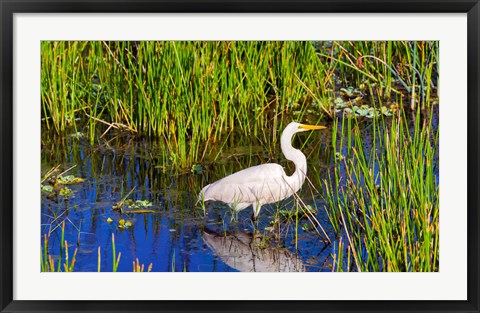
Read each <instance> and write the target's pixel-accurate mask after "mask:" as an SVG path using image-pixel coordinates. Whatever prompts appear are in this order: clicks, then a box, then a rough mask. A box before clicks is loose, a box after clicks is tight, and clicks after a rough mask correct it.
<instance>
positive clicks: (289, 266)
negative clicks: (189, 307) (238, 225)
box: [202, 229, 306, 272]
mask: <svg viewBox="0 0 480 313" xmlns="http://www.w3.org/2000/svg"><path fill="white" fill-rule="evenodd" d="M202 239H203V241H204V242H205V243H206V244H207V246H208V247H209V248H210V249H212V251H213V252H214V253H215V255H217V256H218V257H219V258H220V259H221V260H222V261H223V262H224V263H225V264H227V265H228V266H230V267H232V268H234V269H236V270H238V271H240V272H305V271H306V268H305V265H304V264H303V262H302V259H301V258H300V257H299V256H298V255H296V254H294V253H292V252H290V251H288V250H287V249H285V248H277V247H273V246H269V245H266V244H265V243H264V244H261V243H262V240H261V238H258V237H255V236H254V235H253V234H249V233H246V232H240V231H239V232H234V233H230V234H225V233H215V232H212V231H209V230H207V229H206V230H205V231H204V233H203V235H202Z"/></svg>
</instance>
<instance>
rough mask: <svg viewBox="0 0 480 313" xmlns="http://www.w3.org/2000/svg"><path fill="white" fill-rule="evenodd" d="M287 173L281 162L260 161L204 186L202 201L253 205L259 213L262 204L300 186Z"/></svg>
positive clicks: (237, 206) (240, 207) (234, 205)
mask: <svg viewBox="0 0 480 313" xmlns="http://www.w3.org/2000/svg"><path fill="white" fill-rule="evenodd" d="M286 177H288V176H287V175H286V174H285V171H284V170H283V167H281V166H280V165H278V164H275V163H267V164H262V165H257V166H253V167H249V168H246V169H244V170H241V171H239V172H236V173H233V174H231V175H229V176H227V177H224V178H222V179H220V180H218V181H216V182H214V183H212V184H210V185H207V186H205V187H204V188H203V189H202V191H201V193H200V195H201V196H202V197H203V201H208V200H216V201H222V202H225V203H227V204H229V205H230V206H231V207H232V208H233V209H235V210H236V211H241V210H243V209H245V208H246V207H248V206H250V205H253V206H254V210H255V213H256V214H258V212H257V210H259V209H260V207H261V206H262V205H264V204H266V203H273V202H277V201H280V200H283V199H286V198H288V197H290V196H291V195H292V194H294V193H295V192H297V191H298V190H299V189H300V187H301V184H292V183H290V182H288V181H287V179H286ZM302 183H303V181H302Z"/></svg>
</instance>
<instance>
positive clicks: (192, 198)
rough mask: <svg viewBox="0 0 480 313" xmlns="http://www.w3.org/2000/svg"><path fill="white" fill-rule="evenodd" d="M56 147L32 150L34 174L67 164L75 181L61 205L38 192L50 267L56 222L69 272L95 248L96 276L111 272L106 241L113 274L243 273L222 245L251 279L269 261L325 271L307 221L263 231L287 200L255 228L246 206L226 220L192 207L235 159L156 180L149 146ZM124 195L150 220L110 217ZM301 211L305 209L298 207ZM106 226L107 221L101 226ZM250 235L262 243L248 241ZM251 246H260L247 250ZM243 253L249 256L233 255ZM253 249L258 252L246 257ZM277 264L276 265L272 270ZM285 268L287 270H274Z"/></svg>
mask: <svg viewBox="0 0 480 313" xmlns="http://www.w3.org/2000/svg"><path fill="white" fill-rule="evenodd" d="M58 142H59V141H58V140H52V141H51V144H50V145H48V144H46V145H44V147H43V148H42V167H43V169H44V172H46V171H47V170H49V169H50V168H52V167H54V166H55V165H57V164H61V171H63V170H65V169H68V168H70V167H71V166H74V165H76V166H75V167H74V168H73V169H71V170H70V171H68V172H67V173H65V174H64V175H75V176H76V177H81V178H84V179H85V181H84V182H81V183H78V184H74V185H68V187H69V188H70V189H72V191H73V193H72V194H71V195H70V196H69V197H62V196H59V195H55V196H53V197H50V198H49V197H47V196H46V195H47V193H42V195H43V196H42V205H41V209H42V217H41V220H42V240H43V236H44V234H50V239H49V243H48V246H49V253H50V254H51V255H52V256H53V257H54V258H55V259H58V258H59V255H60V241H61V224H62V223H65V240H66V241H67V242H68V245H69V256H70V258H71V257H72V255H73V252H74V250H75V249H78V252H77V255H76V263H75V271H97V266H98V248H99V247H100V254H101V265H100V266H101V271H112V268H113V264H112V263H113V261H112V234H114V236H115V247H116V253H117V254H118V253H119V252H121V257H120V262H119V266H118V271H126V272H130V271H132V267H133V266H132V262H134V261H135V259H136V258H138V259H139V262H140V263H141V264H144V266H145V269H146V268H147V267H148V265H149V264H150V263H152V271H161V272H171V271H176V272H179V271H189V272H199V271H200V272H231V271H238V270H239V268H240V270H246V268H245V267H244V266H243V267H241V266H240V265H238V264H233V265H232V264H231V262H230V261H231V260H230V259H228V258H226V256H225V251H223V252H222V251H218V250H219V249H220V250H222V249H224V247H225V244H228V245H229V247H231V246H232V245H235V244H237V243H238V244H239V245H240V248H238V249H236V248H235V249H236V251H235V252H232V254H233V253H235V254H236V256H235V258H236V259H237V260H245V259H247V262H246V263H247V264H248V263H249V262H250V263H252V268H251V269H250V270H252V271H254V270H259V269H261V268H262V267H260V265H259V264H260V263H262V264H263V263H268V262H271V263H272V264H270V265H272V266H274V267H275V266H283V263H288V264H290V263H289V262H290V261H289V260H294V261H295V262H294V263H296V264H300V265H301V266H299V267H297V268H294V270H296V269H299V268H301V269H302V270H307V271H322V270H324V271H326V270H331V268H329V267H328V266H327V265H324V264H328V262H327V261H326V260H327V259H328V258H329V255H330V252H331V251H330V249H326V248H327V247H328V245H327V244H326V242H325V241H324V240H323V241H322V238H320V237H319V236H318V235H317V234H316V233H315V232H314V231H312V230H311V229H309V230H306V231H303V230H302V229H301V227H302V226H303V225H304V224H310V222H309V221H308V219H306V218H303V219H300V220H299V226H300V227H299V228H298V231H297V232H296V231H295V229H296V227H295V221H293V220H290V221H282V222H281V224H280V225H276V227H272V225H270V222H271V221H273V219H274V218H275V212H276V206H277V205H279V207H282V208H284V209H286V210H294V209H295V205H294V203H293V201H292V200H291V199H290V200H285V201H283V202H282V203H280V204H276V205H266V206H264V207H263V208H262V211H261V214H260V216H259V219H258V222H257V225H256V226H255V225H254V223H253V221H252V212H253V211H252V210H251V209H250V208H247V209H246V210H244V211H242V212H240V213H239V214H235V215H232V211H231V210H230V209H229V208H228V207H226V206H225V205H223V204H222V203H209V204H208V205H207V206H206V208H205V212H204V210H203V209H202V207H200V206H199V205H196V201H197V194H198V192H199V191H200V189H201V187H203V186H204V185H206V184H207V183H210V182H212V181H214V180H216V179H219V178H221V177H223V176H225V175H226V174H229V171H232V170H233V169H235V168H237V169H238V168H239V167H247V166H248V165H246V164H245V165H242V164H239V163H238V162H239V158H232V159H230V160H223V161H222V162H219V163H217V164H216V165H213V166H211V168H210V169H209V170H208V172H206V171H204V172H203V173H199V174H194V173H192V172H186V173H182V174H174V173H173V172H172V173H168V171H167V172H166V173H165V172H164V169H163V168H162V167H159V166H157V164H158V162H157V161H158V160H155V158H147V157H145V155H146V154H145V153H144V152H145V151H146V150H148V151H149V152H153V153H156V150H157V149H161V148H159V147H156V146H155V144H154V143H150V142H143V141H142V142H135V141H134V142H132V141H131V140H128V139H119V140H117V141H116V143H115V147H116V148H111V147H108V148H106V146H105V145H97V146H90V145H89V144H87V143H86V142H85V141H83V140H77V139H74V138H67V139H66V140H64V141H62V142H63V144H64V145H60V146H58V144H57V143H58ZM240 160H241V158H240ZM248 160H249V161H248V163H251V162H252V158H251V157H249V158H248ZM258 162H260V160H258ZM285 165H286V164H285ZM44 184H46V183H44ZM133 188H135V189H134V191H133V192H132V193H131V194H130V195H129V197H128V199H132V200H148V201H150V202H151V203H152V206H151V207H148V208H146V209H149V210H154V211H155V212H154V213H147V214H121V213H120V212H119V211H115V210H113V209H112V207H113V206H114V205H115V204H116V203H117V202H119V201H120V200H121V199H123V198H124V197H125V196H126V195H127V194H128V193H129V191H131V190H132V189H133ZM304 189H305V190H304V192H305V195H306V197H305V199H310V203H312V202H313V201H314V199H312V197H311V193H310V192H311V190H310V189H309V188H304ZM316 202H317V203H316V205H317V206H319V207H320V205H321V201H320V200H318V199H317V200H316ZM306 204H309V202H308V201H307V200H306ZM312 204H314V205H315V203H312ZM109 218H110V219H112V220H113V222H111V223H108V222H107V219H109ZM317 218H318V219H319V220H321V221H323V223H324V224H325V225H324V227H325V228H326V229H327V231H329V232H330V236H334V235H333V230H332V229H331V227H329V222H328V217H327V216H326V214H325V212H324V211H323V210H320V211H319V212H318V213H317ZM120 219H125V220H129V221H131V223H132V226H131V227H129V228H126V229H120V228H119V227H118V221H119V220H120ZM269 229H270V230H269ZM206 232H208V233H210V234H217V236H216V237H215V238H218V239H219V240H220V242H214V243H212V242H210V243H207V241H206V239H205V233H206ZM254 232H255V234H257V233H261V234H262V235H260V236H257V235H255V237H254V236H253V234H254ZM272 233H273V234H272ZM229 234H233V236H232V237H231V238H233V242H232V241H230V242H227V243H223V242H222V241H221V239H222V238H225V236H227V235H229ZM235 236H237V237H238V236H239V237H241V238H242V240H243V241H245V240H246V241H247V244H246V245H245V242H242V241H238V240H237V239H236V238H237V237H235ZM245 238H246V239H245ZM253 238H256V239H255V242H256V241H261V244H258V243H255V242H254V239H253ZM212 240H213V239H212ZM209 244H210V245H209ZM42 245H43V241H42ZM212 245H213V246H212ZM215 245H216V246H215ZM243 246H250V247H251V249H246V250H245V249H243V250H242V248H241V247H243ZM257 246H258V247H261V248H259V250H258V249H257V250H255V249H256V247H257ZM252 247H253V251H252ZM215 249H217V250H215ZM231 249H234V248H231ZM259 253H260V254H262V253H263V254H265V255H263V256H262V258H263V259H255V258H257V255H258V254H259ZM62 255H63V253H62ZM279 256H282V258H281V259H282V260H283V259H285V262H283V261H282V264H276V265H275V262H277V261H275V259H278V257H279ZM249 259H250V261H248V260H249ZM237 263H238V262H237ZM255 266H256V267H255ZM267 268H268V266H267ZM288 269H289V268H288V266H287V267H285V268H284V270H288ZM247 270H248V269H247Z"/></svg>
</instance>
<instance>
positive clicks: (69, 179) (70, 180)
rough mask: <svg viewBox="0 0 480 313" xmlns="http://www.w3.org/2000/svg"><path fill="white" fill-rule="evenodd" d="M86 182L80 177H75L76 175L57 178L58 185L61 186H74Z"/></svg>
mask: <svg viewBox="0 0 480 313" xmlns="http://www.w3.org/2000/svg"><path fill="white" fill-rule="evenodd" d="M84 181H85V180H84V179H83V178H80V177H75V176H74V175H67V176H60V177H57V183H58V184H61V185H73V184H78V183H83V182H84Z"/></svg>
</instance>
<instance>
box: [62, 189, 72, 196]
mask: <svg viewBox="0 0 480 313" xmlns="http://www.w3.org/2000/svg"><path fill="white" fill-rule="evenodd" d="M71 194H72V189H70V188H68V187H64V188H62V189H60V192H59V195H61V196H62V197H68V196H70V195H71Z"/></svg>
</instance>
